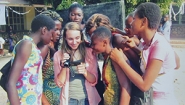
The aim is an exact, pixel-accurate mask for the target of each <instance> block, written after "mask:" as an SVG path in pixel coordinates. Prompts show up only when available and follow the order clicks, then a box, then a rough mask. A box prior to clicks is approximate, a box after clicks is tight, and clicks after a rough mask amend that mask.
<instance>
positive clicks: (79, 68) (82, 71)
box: [77, 63, 87, 76]
mask: <svg viewBox="0 0 185 105" xmlns="http://www.w3.org/2000/svg"><path fill="white" fill-rule="evenodd" d="M77 71H78V73H79V74H83V75H84V76H87V70H86V64H85V63H81V64H79V65H78V66H77Z"/></svg>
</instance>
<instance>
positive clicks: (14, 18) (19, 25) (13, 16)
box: [6, 7, 25, 30]
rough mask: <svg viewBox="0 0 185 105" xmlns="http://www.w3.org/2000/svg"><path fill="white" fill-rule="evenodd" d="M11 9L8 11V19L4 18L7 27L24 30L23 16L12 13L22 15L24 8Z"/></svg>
mask: <svg viewBox="0 0 185 105" xmlns="http://www.w3.org/2000/svg"><path fill="white" fill-rule="evenodd" d="M11 8H12V10H11V9H9V8H7V9H8V17H7V18H6V22H7V24H8V25H11V26H12V27H13V29H14V30H24V15H21V14H17V13H15V12H13V10H14V11H16V12H18V13H24V12H25V9H24V7H11Z"/></svg>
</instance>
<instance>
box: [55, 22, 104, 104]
mask: <svg viewBox="0 0 185 105" xmlns="http://www.w3.org/2000/svg"><path fill="white" fill-rule="evenodd" d="M66 62H67V63H66ZM54 72H55V82H56V84H57V85H58V86H59V87H62V91H61V95H60V105H98V103H99V102H100V100H101V98H100V96H99V94H98V92H97V90H96V88H95V85H96V83H97V77H98V71H97V59H96V56H95V55H94V54H93V53H92V49H91V48H87V47H85V43H84V36H83V35H82V32H81V28H80V25H79V24H78V23H76V22H69V23H67V24H66V25H65V27H64V32H63V43H62V46H61V50H59V51H57V52H56V53H55V54H54Z"/></svg>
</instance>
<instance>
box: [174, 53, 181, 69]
mask: <svg viewBox="0 0 185 105" xmlns="http://www.w3.org/2000/svg"><path fill="white" fill-rule="evenodd" d="M174 53H175V61H176V67H175V69H179V67H180V58H179V56H178V55H177V53H176V52H175V51H174Z"/></svg>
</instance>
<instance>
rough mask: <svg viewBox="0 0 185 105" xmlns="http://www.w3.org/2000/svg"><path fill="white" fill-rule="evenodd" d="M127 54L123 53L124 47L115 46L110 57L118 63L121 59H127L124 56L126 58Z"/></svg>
mask: <svg viewBox="0 0 185 105" xmlns="http://www.w3.org/2000/svg"><path fill="white" fill-rule="evenodd" d="M125 57H126V56H125V54H124V53H123V51H122V49H119V50H118V49H117V48H114V49H112V51H111V53H110V58H111V59H112V60H113V61H114V62H116V63H118V62H119V61H120V60H123V61H125V60H124V59H123V58H125Z"/></svg>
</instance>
